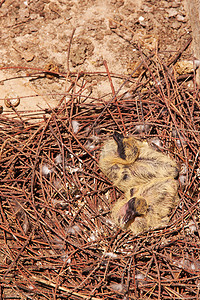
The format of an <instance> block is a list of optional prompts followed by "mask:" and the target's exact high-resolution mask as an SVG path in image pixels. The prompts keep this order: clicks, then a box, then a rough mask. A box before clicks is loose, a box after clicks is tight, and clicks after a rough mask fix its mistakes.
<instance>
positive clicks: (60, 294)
mask: <svg viewBox="0 0 200 300" xmlns="http://www.w3.org/2000/svg"><path fill="white" fill-rule="evenodd" d="M177 58H178V57H177ZM175 60H176V58H174V60H172V61H171V62H169V63H168V64H162V63H161V61H159V60H158V57H154V58H151V61H150V60H144V61H143V65H144V70H143V71H142V73H141V74H140V75H139V77H138V79H137V80H135V79H133V77H132V76H129V77H128V76H127V79H126V80H124V84H125V83H126V82H129V83H131V84H132V85H131V88H129V89H128V88H127V92H125V93H124V92H123V93H121V92H120V91H121V90H120V89H119V90H118V91H117V92H115V91H114V88H113V85H112V75H110V74H109V73H108V74H107V76H108V78H109V80H110V83H111V87H112V91H113V95H111V96H110V98H109V99H108V100H103V99H97V100H95V101H94V100H92V99H89V97H86V96H84V95H82V94H81V93H77V94H76V93H73V92H71V94H69V95H68V96H67V98H66V96H64V97H63V98H62V99H61V101H60V103H59V105H58V107H57V108H56V109H49V110H46V111H45V113H44V114H43V120H42V121H41V122H39V123H33V122H31V121H32V120H29V119H28V117H27V115H26V118H25V112H24V115H23V112H21V113H20V114H19V112H18V113H17V115H16V118H12V119H11V118H6V117H4V116H3V115H2V116H1V127H0V139H1V150H0V159H1V164H0V170H1V173H0V176H1V177H0V178H1V189H0V195H1V202H0V211H1V212H0V218H1V222H0V240H1V254H0V258H1V261H2V263H1V279H0V282H1V294H2V295H4V296H5V297H9V296H10V297H13V295H15V299H18V298H19V299H22V298H23V299H24V298H27V299H96V300H97V299H99V300H100V299H124V300H125V299H198V298H199V289H200V281H199V271H200V260H199V253H200V251H199V236H200V230H199V214H200V207H199V201H200V200H199V177H200V167H199V161H198V155H199V140H200V131H199V121H200V119H199V108H200V105H199V102H198V91H197V89H196V88H195V87H194V88H193V89H190V90H189V88H188V87H187V80H188V78H189V77H191V76H193V75H187V76H185V77H183V76H181V77H177V76H175V75H176V74H175V73H174V72H173V68H171V69H169V68H170V65H172V64H173V63H174V62H175ZM113 76H114V75H113ZM83 80H84V78H83V77H81V76H80V78H79V79H78V81H77V82H76V84H80V86H81V84H82V83H81V81H83ZM85 100H87V101H85ZM15 110H16V109H15ZM24 120H25V121H24ZM114 130H117V131H119V132H122V133H123V134H124V135H126V134H133V135H135V136H136V137H138V138H140V139H147V140H148V141H149V143H150V144H152V145H154V147H156V148H157V149H158V150H159V151H162V152H163V153H166V154H168V155H169V156H170V157H172V158H173V159H175V160H176V161H177V162H178V163H179V165H180V168H181V172H180V178H179V181H180V188H179V197H180V201H179V203H178V205H177V206H176V208H175V209H174V210H173V212H172V214H171V216H170V223H169V225H168V226H166V227H164V228H160V229H157V230H150V231H148V232H145V233H143V234H140V235H137V236H134V235H133V234H132V233H131V232H130V231H126V230H125V231H123V230H122V229H120V228H119V227H117V225H115V224H114V223H113V221H112V219H111V216H110V209H111V207H112V205H113V204H114V203H115V202H116V200H117V199H118V198H119V197H120V195H121V192H120V190H118V189H117V188H115V187H113V185H112V183H111V182H110V181H109V180H108V178H106V177H105V176H104V174H103V173H102V172H101V170H100V169H99V165H98V161H99V153H100V149H101V146H102V144H103V142H104V140H105V139H106V138H107V137H108V136H110V135H111V134H112V133H113V131H114ZM6 295H7V296H6ZM5 299H7V298H5Z"/></svg>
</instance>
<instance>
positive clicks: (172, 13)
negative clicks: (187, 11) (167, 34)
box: [167, 8, 178, 18]
mask: <svg viewBox="0 0 200 300" xmlns="http://www.w3.org/2000/svg"><path fill="white" fill-rule="evenodd" d="M167 12H168V15H169V18H172V17H175V16H177V15H178V12H177V10H176V9H174V8H169V9H167Z"/></svg>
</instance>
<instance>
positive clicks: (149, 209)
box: [99, 132, 179, 234]
mask: <svg viewBox="0 0 200 300" xmlns="http://www.w3.org/2000/svg"><path fill="white" fill-rule="evenodd" d="M99 164H100V168H101V169H102V171H103V172H104V174H105V175H106V176H108V178H109V179H110V180H111V181H112V182H113V184H114V185H115V186H117V187H118V188H119V189H120V190H122V191H123V192H125V198H123V199H122V198H120V199H119V200H118V201H117V202H116V203H115V205H114V206H113V209H112V217H113V219H114V221H115V222H116V223H117V224H118V225H119V226H121V227H123V228H127V229H131V230H132V231H133V233H135V234H139V233H141V232H143V231H146V230H149V229H153V228H158V227H161V226H164V225H166V224H167V223H168V220H169V217H168V215H169V214H170V211H171V209H172V208H173V207H174V206H175V205H176V204H177V201H178V194H177V190H178V181H177V179H178V175H179V169H178V166H177V164H176V162H174V161H173V160H171V159H170V158H169V157H168V156H166V155H164V154H162V153H160V152H157V151H156V150H154V149H153V148H151V147H150V146H149V145H148V143H147V142H145V141H139V140H136V139H135V138H134V137H133V136H129V137H123V135H121V134H119V133H117V132H115V133H114V135H113V138H111V139H108V140H107V141H106V143H105V144H104V146H103V148H102V151H101V154H100V160H99Z"/></svg>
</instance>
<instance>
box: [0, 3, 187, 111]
mask: <svg viewBox="0 0 200 300" xmlns="http://www.w3.org/2000/svg"><path fill="white" fill-rule="evenodd" d="M73 30H75V31H74V34H73ZM0 32H1V44H0V66H1V68H0V83H1V85H0V100H1V103H2V105H3V107H4V114H7V113H10V112H12V109H11V108H7V107H5V104H4V99H5V98H12V97H13V98H15V97H20V99H21V102H20V105H19V106H18V108H17V109H18V110H19V111H24V110H27V111H35V110H38V109H41V108H44V107H47V106H48V105H50V106H56V105H57V103H58V101H59V100H60V99H61V95H63V94H65V93H66V91H69V90H70V85H71V82H70V81H69V80H67V78H66V76H67V74H69V72H71V74H72V73H73V72H75V73H73V74H74V76H77V74H78V72H82V71H83V72H85V73H86V74H87V75H85V80H86V81H87V83H89V85H87V88H86V90H85V92H86V94H90V96H93V97H94V98H95V99H96V98H99V97H105V96H106V95H108V96H109V95H110V94H111V87H110V83H109V81H108V78H106V77H105V76H104V77H103V76H100V75H98V74H99V73H98V72H100V73H101V75H102V74H103V72H104V73H105V72H106V68H105V64H104V60H105V61H106V62H107V65H108V69H109V72H111V73H115V74H119V75H120V76H123V75H125V76H127V74H130V73H131V72H132V71H133V70H134V68H135V66H137V63H138V62H140V61H141V51H142V52H143V54H144V55H145V56H146V57H149V55H151V52H152V51H153V50H154V49H159V54H160V55H162V56H163V60H167V59H168V58H169V57H170V56H173V55H174V53H175V51H177V50H178V49H179V48H180V47H181V46H183V45H184V44H185V42H186V41H187V40H188V38H189V36H190V32H191V30H190V27H189V25H188V21H187V16H186V12H185V9H184V2H183V1H179V0H176V1H168V0H167V1H164V0H162V1H153V0H144V1H143V0H109V1H106V0H102V1H98V0H88V1H86V0H85V1H83V0H77V1H62V0H58V1H57V0H55V1H51V0H38V1H29V0H25V1H13V0H6V1H2V4H1V8H0ZM72 35H73V39H72V40H71V43H70V38H72ZM69 44H70V45H71V49H70V53H69V51H68V50H69ZM138 45H139V46H138ZM191 54H192V52H191V48H189V49H188V51H187V53H186V55H188V57H187V58H189V59H192V55H191ZM52 66H53V69H52V71H55V72H59V73H60V74H63V75H64V76H60V77H56V76H50V78H49V76H44V73H40V74H39V75H38V73H39V72H41V71H44V70H45V69H49V68H50V69H51V68H52ZM16 67H19V68H16ZM96 72H97V73H96ZM105 74H106V73H105ZM136 76H137V74H136ZM113 82H114V88H115V90H117V89H118V88H119V86H120V85H121V84H122V77H118V78H117V76H116V77H115V79H113ZM125 87H126V88H127V87H128V84H127V85H126V86H125ZM47 103H48V104H47Z"/></svg>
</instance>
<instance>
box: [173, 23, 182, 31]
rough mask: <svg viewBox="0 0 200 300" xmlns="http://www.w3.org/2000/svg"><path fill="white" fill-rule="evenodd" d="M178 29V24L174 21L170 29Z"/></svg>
mask: <svg viewBox="0 0 200 300" xmlns="http://www.w3.org/2000/svg"><path fill="white" fill-rule="evenodd" d="M180 27H181V24H180V22H178V21H175V22H173V23H172V28H173V29H179V28H180Z"/></svg>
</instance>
